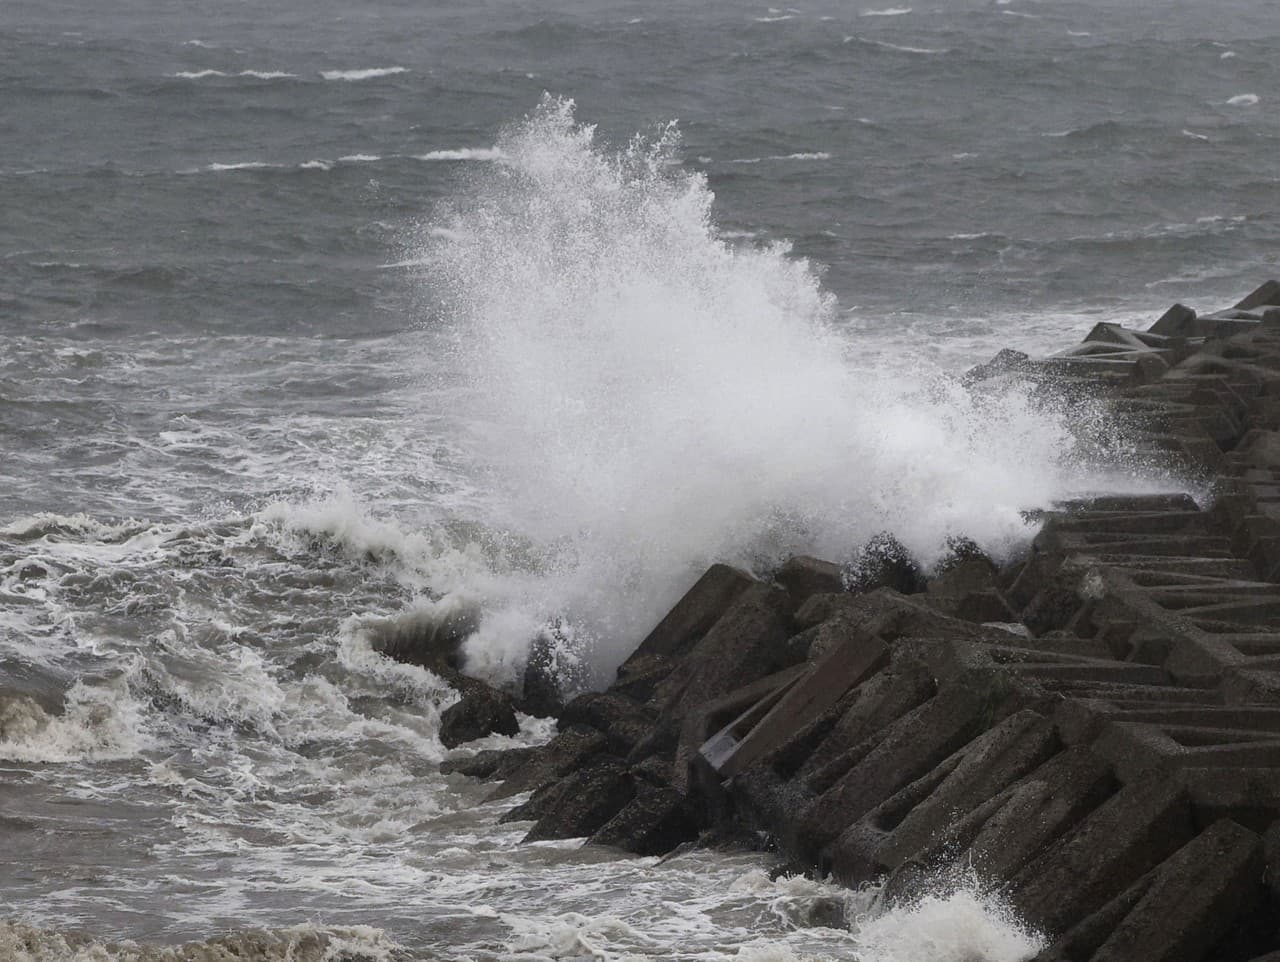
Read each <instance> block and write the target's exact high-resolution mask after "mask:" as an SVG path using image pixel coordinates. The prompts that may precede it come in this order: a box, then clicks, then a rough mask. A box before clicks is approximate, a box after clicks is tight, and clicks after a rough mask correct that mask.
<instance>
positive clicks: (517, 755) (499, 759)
mask: <svg viewBox="0 0 1280 962" xmlns="http://www.w3.org/2000/svg"><path fill="white" fill-rule="evenodd" d="M539 751H541V748H506V749H501V748H489V749H486V750H485V751H482V752H476V753H475V754H474V755H471V756H469V757H467V758H446V759H445V760H444V761H443V762H441V763H440V774H441V775H466V776H467V777H468V778H482V779H503V778H508V777H510V776H511V775H512V774H514V773H515V771H516V770H517V769H519V768H520V766H522V765H524V764H526V763H527V762H529V761H530V760H531V759H532V758H533V757H534V756H535V755H537V753H538V752H539Z"/></svg>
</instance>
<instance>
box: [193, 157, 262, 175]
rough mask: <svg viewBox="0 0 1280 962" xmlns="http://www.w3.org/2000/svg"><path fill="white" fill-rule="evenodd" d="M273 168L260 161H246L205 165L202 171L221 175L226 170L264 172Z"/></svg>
mask: <svg viewBox="0 0 1280 962" xmlns="http://www.w3.org/2000/svg"><path fill="white" fill-rule="evenodd" d="M274 166H275V164H267V163H263V162H262V161H260V160H246V161H243V162H242V163H239V164H216V163H215V164H207V165H206V166H205V168H204V169H205V170H211V171H214V172H217V173H221V172H222V171H227V170H265V169H267V168H268V167H274Z"/></svg>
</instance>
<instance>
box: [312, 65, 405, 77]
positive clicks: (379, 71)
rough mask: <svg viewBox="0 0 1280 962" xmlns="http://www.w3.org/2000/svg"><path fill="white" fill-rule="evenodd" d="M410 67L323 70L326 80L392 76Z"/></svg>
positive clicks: (322, 75)
mask: <svg viewBox="0 0 1280 962" xmlns="http://www.w3.org/2000/svg"><path fill="white" fill-rule="evenodd" d="M408 70H409V68H408V67H365V68H363V69H360V70H321V71H320V76H321V77H323V78H324V79H325V80H371V79H373V78H374V77H390V76H392V75H394V74H398V73H406V72H408Z"/></svg>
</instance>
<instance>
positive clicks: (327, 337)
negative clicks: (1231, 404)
mask: <svg viewBox="0 0 1280 962" xmlns="http://www.w3.org/2000/svg"><path fill="white" fill-rule="evenodd" d="M1278 41H1280V10H1278V9H1277V7H1276V5H1275V4H1274V3H1272V2H1270V0H1216V2H1214V3H1194V2H1182V0H853V2H839V3H837V2H834V0H804V2H803V3H801V4H800V5H798V6H794V7H792V6H786V7H782V6H779V7H770V6H766V5H763V4H756V3H751V2H745V0H740V2H727V0H702V2H699V3H673V2H660V0H544V2H534V0H465V2H464V0H366V2H352V0H341V2H338V0H305V2H304V0H270V2H258V3H250V2H246V0H201V2H199V3H179V2H173V0H93V2H90V0H60V2H57V3H49V2H47V0H41V2H35V0H4V2H3V4H0V846H2V847H3V852H4V856H3V858H0V959H3V960H16V962H227V960H231V959H234V960H237V962H374V960H376V962H412V960H472V962H481V960H529V962H533V960H546V959H556V960H577V959H592V960H637V959H654V958H657V959H664V960H665V959H683V960H697V962H715V960H722V959H724V960H741V962H792V960H826V959H850V960H860V962H978V960H981V962H1017V960H1022V959H1028V958H1030V957H1031V956H1033V955H1034V954H1035V953H1036V951H1037V950H1038V948H1039V947H1040V946H1041V945H1042V944H1043V942H1044V935H1043V934H1042V933H1038V932H1035V931H1033V930H1032V929H1031V928H1030V927H1028V926H1027V925H1025V924H1024V923H1023V922H1022V921H1021V920H1020V919H1019V918H1018V917H1017V915H1016V913H1014V912H1013V911H1011V910H1010V909H1009V908H1008V907H1007V906H1006V905H1004V904H1003V903H1002V901H1001V899H1000V897H999V894H998V893H995V892H991V891H989V890H987V889H986V888H984V886H983V884H982V881H981V879H977V878H975V879H970V880H964V881H963V882H962V883H961V884H956V883H953V884H950V885H948V886H946V887H939V888H938V890H937V891H936V892H933V893H931V894H929V895H927V896H926V897H924V898H922V899H921V900H919V901H918V902H916V903H913V904H910V905H897V906H892V907H887V906H885V905H884V904H882V903H881V901H880V900H879V899H878V897H877V891H876V889H875V887H874V886H870V887H866V888H863V889H861V890H858V891H851V890H847V889H843V888H840V887H838V886H836V885H833V884H831V883H830V882H828V881H824V880H821V879H811V878H805V877H803V876H791V875H785V874H783V875H779V874H777V873H776V872H775V871H774V870H773V865H772V862H771V861H770V857H769V856H768V855H767V854H759V853H733V852H722V851H709V850H708V851H697V850H693V851H679V852H677V853H676V854H674V855H673V856H670V857H668V858H665V859H656V858H635V857H630V856H623V855H620V854H619V853H617V852H613V851H609V850H603V849H596V848H592V847H584V846H583V845H582V844H581V842H580V841H579V840H569V841H557V842H540V843H536V844H531V845H522V844H521V843H520V840H521V838H522V836H523V834H524V832H525V830H527V827H528V826H527V824H525V825H522V824H520V823H510V824H499V823H498V819H499V818H500V817H501V816H502V814H503V813H504V812H506V811H507V810H508V809H509V808H510V807H511V805H512V804H513V802H514V801H518V800H519V799H515V800H507V801H503V802H487V801H486V798H487V796H488V793H489V791H490V790H491V786H489V785H486V784H483V783H479V782H476V781H474V780H471V779H468V778H465V777H462V776H460V775H442V774H441V772H440V764H441V762H442V761H443V760H445V759H449V758H460V757H465V756H467V755H469V754H471V753H473V752H475V751H477V750H480V749H484V748H502V747H509V746H517V745H534V744H538V743H540V742H542V741H545V740H547V739H548V738H550V737H551V736H552V735H553V733H554V722H553V721H552V720H548V719H538V718H533V717H523V718H522V719H521V731H520V733H519V734H518V735H516V736H513V737H506V736H497V735H495V736H490V737H489V738H486V739H484V740H482V741H480V742H475V743H471V744H468V745H464V746H462V747H459V748H456V749H454V750H452V751H450V750H447V749H445V748H444V747H443V746H442V744H441V743H440V741H439V739H438V737H437V729H438V719H439V714H440V712H441V711H442V710H443V709H444V708H446V707H447V706H448V705H450V704H451V703H452V702H453V701H454V700H455V699H456V698H457V695H456V693H455V692H453V691H452V690H451V689H450V687H449V686H448V684H446V683H445V682H444V681H443V680H442V679H440V678H439V677H437V676H435V675H433V674H432V673H430V672H429V671H426V670H424V669H421V668H418V667H414V666H409V665H403V664H398V663H395V662H393V661H390V660H389V659H387V658H386V657H384V656H383V655H382V654H380V653H379V652H378V639H379V638H380V637H385V634H386V632H388V631H394V630H397V628H398V627H403V626H404V625H405V624H406V623H416V622H421V620H423V619H427V620H430V619H433V618H438V617H441V616H446V615H449V614H450V613H454V612H457V611H460V610H466V611H472V612H478V613H479V621H478V625H477V627H476V630H475V631H474V633H473V634H472V635H471V636H470V637H469V638H468V639H467V640H466V642H465V644H464V652H465V656H466V659H467V664H468V670H469V671H471V672H473V673H474V674H477V675H479V676H482V677H485V678H488V679H490V680H492V681H494V682H495V683H498V684H512V683H515V682H517V681H518V679H519V678H520V673H521V671H522V668H523V664H524V660H525V658H526V657H527V653H528V650H529V645H530V644H531V642H532V641H533V640H535V639H538V638H542V639H551V640H552V642H553V643H554V645H555V650H556V654H557V658H558V664H559V665H560V666H561V669H562V679H563V683H564V685H565V687H566V690H570V691H572V690H578V689H583V688H590V687H600V686H603V685H606V684H608V682H609V680H610V678H611V674H612V671H613V669H614V668H615V667H616V665H617V664H618V663H619V662H620V660H621V659H622V658H624V657H625V656H626V654H627V653H628V652H629V651H630V649H631V647H633V646H634V645H635V644H636V643H637V642H638V640H639V639H640V638H642V637H643V636H644V634H645V633H646V631H647V630H648V628H649V627H651V626H652V625H653V624H654V623H655V622H656V621H657V619H658V618H659V617H660V615H661V614H662V613H663V612H664V611H665V610H666V608H667V607H669V606H670V604H671V603H672V602H673V601H674V600H675V599H676V598H678V597H679V596H680V594H681V593H682V592H683V591H684V590H685V589H686V588H687V587H688V585H689V584H691V583H692V581H693V580H694V578H696V576H697V575H698V573H699V572H700V571H701V570H703V569H704V568H705V566H706V565H708V564H709V563H711V562H714V561H721V560H723V561H728V562H731V563H734V564H739V565H742V566H744V567H747V568H749V569H751V570H753V571H756V572H757V573H760V574H766V575H767V573H768V571H769V570H770V568H771V566H772V565H774V564H776V563H777V561H778V560H779V559H781V558H783V557H785V556H786V555H788V554H791V553H795V552H803V553H810V554H817V555H819V556H823V557H827V558H831V559H834V560H837V561H843V560H847V559H849V558H851V557H853V556H855V554H856V552H857V550H858V548H859V546H861V545H862V544H864V543H865V542H866V540H867V539H868V538H869V537H871V536H873V535H876V534H878V533H881V532H890V533H892V534H893V535H894V536H895V537H897V538H898V539H899V540H900V541H901V542H902V543H903V544H904V545H905V546H906V547H907V548H908V549H909V550H910V551H911V552H912V553H913V554H914V555H915V557H917V558H918V559H919V560H920V561H921V563H922V564H925V565H928V564H930V563H933V562H934V561H936V560H937V559H938V558H939V557H941V556H942V555H943V554H944V552H945V551H946V545H947V543H948V539H950V538H954V537H957V536H963V537H967V538H971V539H973V540H974V541H976V542H977V543H978V544H979V545H980V546H981V547H982V548H983V549H984V550H986V551H987V552H989V553H990V554H992V555H993V556H994V557H997V558H999V559H1007V558H1011V557H1016V556H1017V554H1018V552H1020V551H1023V550H1025V549H1026V546H1027V544H1028V543H1029V540H1030V539H1031V538H1032V537H1033V536H1034V534H1035V517H1036V514H1035V512H1036V511H1037V510H1039V509H1043V508H1046V507H1050V506H1051V505H1053V504H1054V503H1055V502H1057V501H1060V500H1062V499H1064V498H1069V497H1075V496H1080V495H1085V494H1090V493H1099V492H1104V491H1108V492H1110V491H1144V490H1167V489H1169V488H1170V487H1179V486H1186V485H1192V484H1193V481H1192V480H1190V479H1183V478H1178V477H1175V476H1172V475H1170V474H1169V473H1168V472H1167V471H1166V470H1165V469H1162V468H1161V467H1160V466H1159V465H1157V464H1154V463H1151V462H1150V461H1148V460H1147V459H1145V458H1144V456H1143V455H1142V453H1141V451H1140V449H1139V448H1138V447H1137V446H1135V444H1134V443H1133V442H1132V440H1131V439H1130V438H1128V437H1127V436H1126V433H1125V430H1124V428H1123V426H1122V425H1121V426H1117V424H1116V423H1115V422H1114V421H1112V420H1111V419H1110V418H1108V417H1107V415H1106V412H1105V411H1104V410H1102V409H1101V408H1100V407H1098V406H1097V405H1096V404H1092V403H1089V402H1088V401H1082V400H1080V399H1078V398H1077V399H1065V398H1063V399H1056V398H1054V397H1051V396H1049V395H1046V394H1045V393H1043V392H1036V391H1032V390H1029V389H1028V388H1026V387H1025V386H1020V385H1018V384H1005V385H1001V386H999V387H997V388H991V389H987V390H970V389H968V388H966V387H965V386H964V385H963V384H962V383H961V381H960V380H959V379H958V378H957V375H958V374H959V373H961V372H963V371H964V370H965V369H966V368H968V367H969V366H971V365H973V364H975V363H978V362H981V361H983V360H985V359H987V358H989V357H990V356H991V355H992V354H993V353H994V352H996V351H997V350H999V349H1001V348H1006V347H1007V348H1014V349H1018V350H1023V351H1028V352H1031V353H1042V352H1045V351H1052V350H1057V349H1060V348H1064V347H1068V346H1070V345H1071V344H1073V343H1075V342H1077V341H1078V340H1079V339H1080V338H1081V337H1082V336H1083V335H1084V334H1085V333H1086V332H1087V331H1088V329H1089V328H1090V327H1091V326H1092V325H1093V324H1094V323H1096V322H1098V321H1101V320H1115V321H1121V322H1124V323H1129V324H1136V325H1142V326H1145V325H1146V324H1148V323H1149V322H1150V321H1152V320H1154V319H1155V318H1156V317H1157V316H1158V315H1159V314H1160V313H1161V312H1162V311H1163V310H1164V309H1165V308H1166V307H1168V306H1169V305H1170V304H1172V303H1174V302H1175V301H1184V302H1186V303H1188V304H1190V305H1191V306H1193V307H1196V308H1197V309H1217V308H1221V307H1224V306H1228V305H1229V304H1231V303H1233V302H1234V300H1236V299H1238V298H1239V297H1240V296H1242V295H1243V294H1244V293H1245V292H1247V291H1248V290H1250V289H1252V288H1253V287H1255V286H1256V285H1257V284H1259V283H1261V282H1262V281H1263V280H1265V279H1267V278H1268V277H1270V276H1274V275H1276V273H1277V271H1278V270H1280V265H1278V264H1277V261H1278V260H1280V246H1278V243H1277V242H1278V241H1280V214H1278V213H1277V205H1276V198H1277V196H1280V193H1278V191H1280V167H1278V166H1277V163H1276V158H1277V156H1280V110H1278V109H1277V108H1278V106H1280V61H1277V58H1276V56H1275V50H1276V46H1277V42H1278Z"/></svg>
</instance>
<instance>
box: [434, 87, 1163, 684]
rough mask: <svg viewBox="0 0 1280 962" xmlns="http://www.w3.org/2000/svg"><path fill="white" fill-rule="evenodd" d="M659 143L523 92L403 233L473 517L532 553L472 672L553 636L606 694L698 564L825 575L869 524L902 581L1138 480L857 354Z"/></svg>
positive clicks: (804, 288)
mask: <svg viewBox="0 0 1280 962" xmlns="http://www.w3.org/2000/svg"><path fill="white" fill-rule="evenodd" d="M678 146H679V137H678V133H677V131H676V129H675V127H674V125H672V126H668V127H665V128H663V129H661V130H659V131H658V132H657V133H656V134H655V135H654V136H652V137H648V138H645V137H637V138H636V139H634V140H633V141H632V142H631V143H630V144H629V145H628V146H626V147H625V148H623V149H621V150H611V149H609V148H607V147H606V146H604V145H602V144H600V143H598V142H597V140H596V137H595V130H594V128H593V127H592V126H590V125H586V124H579V123H577V122H576V120H575V118H574V107H573V103H572V102H571V101H567V100H561V99H556V98H553V97H550V96H544V99H543V101H542V102H541V104H540V105H539V106H538V108H537V109H536V110H535V111H534V112H533V113H532V114H531V115H530V116H528V117H527V118H526V119H525V120H524V121H523V122H520V123H517V124H515V125H514V126H512V127H511V128H509V129H508V130H506V131H505V133H504V134H503V135H502V136H501V137H500V139H499V142H498V144H497V150H498V151H499V153H500V155H501V159H500V162H498V163H496V164H490V165H476V166H474V167H471V168H468V172H469V174H470V176H469V177H467V178H466V179H465V180H464V181H463V184H464V187H463V189H462V190H461V191H460V192H459V195H458V196H457V197H456V198H455V199H454V200H453V201H451V202H450V203H449V204H448V205H446V206H445V207H443V208H442V209H440V210H438V211H437V212H436V214H435V216H434V217H433V218H432V219H431V221H430V223H429V224H427V225H424V229H423V231H422V233H421V239H420V241H419V244H418V246H419V248H420V253H421V260H422V263H423V264H424V265H425V278H424V280H425V283H426V284H427V285H428V286H429V287H430V288H431V290H432V291H433V294H434V295H435V296H436V297H437V299H438V305H439V311H440V313H441V315H442V316H443V326H444V330H445V335H444V339H445V345H444V347H443V348H442V349H441V354H442V356H443V358H444V360H443V362H437V366H436V373H437V375H438V378H437V380H438V382H439V384H440V385H441V386H443V385H448V386H449V387H450V389H453V390H452V393H451V394H450V395H449V398H450V400H449V401H448V404H449V405H450V406H451V408H452V413H453V415H454V416H456V417H457V418H458V420H459V421H461V422H462V423H463V427H464V429H465V430H466V431H467V432H468V442H469V444H470V447H471V448H472V450H473V451H474V452H475V453H476V455H477V457H478V458H479V459H480V462H481V467H480V468H479V469H477V471H478V474H479V476H480V477H481V478H482V479H483V481H484V483H485V484H487V485H488V486H489V488H490V490H491V493H492V499H491V501H490V503H489V504H488V505H487V506H486V507H485V510H486V511H487V517H485V518H484V521H485V522H486V523H487V524H488V525H489V526H490V527H491V528H492V529H493V530H495V531H499V532H509V533H511V535H512V538H513V543H514V541H519V543H520V544H522V545H532V546H534V547H532V548H526V549H523V550H525V551H526V554H527V555H528V556H529V557H530V558H531V560H530V561H529V563H528V564H526V565H525V567H524V568H519V567H518V566H516V567H512V568H511V569H509V570H508V571H507V572H506V574H505V576H504V578H499V579H493V581H492V582H491V583H490V584H489V585H488V586H486V587H487V590H486V592H485V597H484V598H483V599H482V600H483V602H484V603H485V605H486V607H487V616H486V618H485V619H484V620H483V622H482V624H481V627H480V629H479V631H478V632H477V634H476V635H475V636H474V637H473V638H472V640H471V642H470V644H469V652H470V655H471V657H472V661H473V665H475V666H478V667H481V668H483V670H485V671H488V672H490V673H494V674H497V675H499V676H501V675H502V674H504V673H509V672H511V671H513V670H515V668H517V667H518V666H519V664H520V663H521V662H522V661H523V659H524V657H525V654H526V650H527V644H528V641H529V639H530V638H532V637H533V636H534V635H536V634H537V633H538V632H539V631H544V632H545V631H546V630H547V626H548V625H554V626H555V631H554V634H555V635H556V637H557V638H560V639H561V640H565V639H570V641H568V642H567V643H568V644H569V645H570V646H571V647H574V648H576V649H577V650H578V651H579V652H580V653H582V655H583V657H585V658H586V659H587V660H588V661H590V662H591V663H592V664H593V665H594V666H595V668H596V669H597V670H598V671H599V672H601V673H602V674H604V673H607V672H608V671H609V670H611V669H612V667H613V666H614V665H616V664H617V663H618V661H619V660H620V659H621V658H622V657H624V656H625V654H626V653H627V652H628V651H629V649H630V647H631V646H633V645H634V644H635V642H636V640H637V639H638V638H639V637H641V636H642V635H643V633H644V631H645V630H647V628H648V627H649V626H650V625H651V624H652V623H653V622H654V621H655V620H656V618H657V616H658V615H659V614H660V613H661V611H662V610H664V607H665V606H666V605H669V604H670V603H671V602H672V601H674V599H675V597H676V596H677V595H678V593H679V592H680V590H682V589H683V588H684V587H686V586H687V585H688V584H689V583H690V581H691V580H692V578H693V577H694V576H695V575H696V573H697V572H698V571H699V570H700V569H701V568H702V567H703V566H705V565H706V564H707V563H708V562H710V561H712V560H717V559H728V560H731V561H736V562H737V563H739V564H743V565H747V566H750V567H754V568H757V569H760V568H767V567H768V566H769V565H770V564H772V563H774V562H776V561H777V560H778V559H780V558H781V557H782V556H783V555H785V554H787V553H790V552H810V553H814V554H818V555H821V556H825V557H829V558H835V559H842V558H847V557H849V556H850V555H851V553H852V552H853V551H854V550H855V549H856V547H857V546H859V545H861V544H862V543H864V542H865V541H866V540H867V539H868V538H869V537H870V536H872V535H874V534H875V533H877V532H879V531H883V530H890V531H892V532H894V533H895V534H896V535H897V536H898V537H899V539H901V540H902V541H903V543H904V544H905V545H906V546H907V547H908V548H909V549H910V550H911V551H912V552H914V553H915V554H916V555H917V556H919V557H920V558H922V559H924V560H925V561H930V560H932V559H935V558H937V557H939V555H940V553H941V552H942V551H943V548H944V544H945V543H946V541H947V539H948V537H949V536H953V535H965V536H968V537H970V538H973V539H974V540H976V541H977V542H978V543H979V544H980V545H982V546H983V547H984V548H985V549H986V550H988V551H990V552H992V553H994V554H996V555H1006V554H1008V553H1009V552H1010V551H1012V550H1014V549H1015V548H1016V547H1017V546H1018V545H1020V544H1021V543H1023V541H1024V540H1025V539H1026V538H1027V536H1028V534H1029V532H1030V528H1029V526H1028V522H1027V520H1026V516H1025V514H1024V512H1025V511H1026V510H1027V509H1033V508H1038V507H1043V506H1046V505H1048V504H1049V503H1051V502H1052V501H1054V500H1055V499H1059V498H1062V497H1064V496H1069V495H1072V494H1077V493H1082V492H1085V491H1096V490H1103V489H1116V488H1126V487H1132V486H1134V485H1137V484H1138V483H1139V482H1138V481H1136V480H1135V478H1134V477H1133V472H1132V471H1131V470H1130V469H1129V468H1127V467H1125V465H1124V464H1123V463H1119V464H1117V463H1111V464H1102V463H1099V462H1098V460H1097V459H1096V458H1092V457H1088V456H1086V451H1085V448H1084V445H1083V443H1082V441H1081V439H1080V437H1079V436H1078V433H1077V432H1076V431H1075V430H1074V426H1073V423H1072V422H1071V420H1070V419H1068V417H1067V416H1066V415H1065V414H1064V413H1063V412H1062V411H1060V410H1056V409H1054V408H1053V407H1052V406H1048V405H1046V404H1045V403H1043V402H1042V401H1038V400H1036V399H1035V398H1033V397H1032V396H1031V395H1030V394H1029V393H1028V392H1026V391H1024V390H1018V389H1009V390H1006V391H1004V392H1003V393H988V394H978V393H972V392H970V391H968V390H966V389H964V388H963V387H961V386H960V385H959V384H957V383H956V382H955V381H954V380H952V379H948V378H945V377H943V376H941V375H939V374H936V373H934V372H930V371H929V370H927V369H925V368H923V367H922V365H921V364H920V363H919V361H918V359H913V360H912V364H911V369H910V370H909V371H905V370H903V369H901V368H894V367H892V366H886V365H884V364H873V363H872V362H869V361H867V360H864V359H860V358H859V352H858V345H857V343H856V341H853V340H851V339H850V338H849V337H847V336H845V335H844V334H843V333H842V332H841V331H840V330H839V329H837V327H836V326H835V323H834V320H835V316H836V311H835V304H834V302H833V299H832V297H831V296H830V295H828V294H827V293H826V292H824V291H823V289H822V286H821V284H820V279H819V271H818V270H817V269H816V268H815V267H814V266H813V265H811V264H809V263H808V262H807V261H805V260H803V259H801V258H797V257H794V256H792V254H791V252H790V249H789V248H788V247H787V246H786V245H784V244H774V245H771V246H766V247H758V246H757V247H744V246H741V245H735V244H733V243H730V242H729V241H728V240H727V239H726V238H725V237H724V236H723V235H722V234H721V233H720V231H719V230H718V229H717V227H716V225H715V222H714V218H713V216H712V203H713V200H714V198H713V195H712V193H711V191H710V190H709V189H708V187H707V183H706V180H705V178H704V177H703V176H702V175H701V174H698V173H695V172H690V171H688V170H686V169H684V168H682V167H681V166H680V165H679V163H678V159H679V158H678ZM458 382H461V384H462V385H463V387H462V389H461V390H460V391H459V390H456V389H455V388H456V385H457V383H458ZM1073 417H1080V415H1079V413H1078V412H1077V413H1076V414H1075V415H1073Z"/></svg>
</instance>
